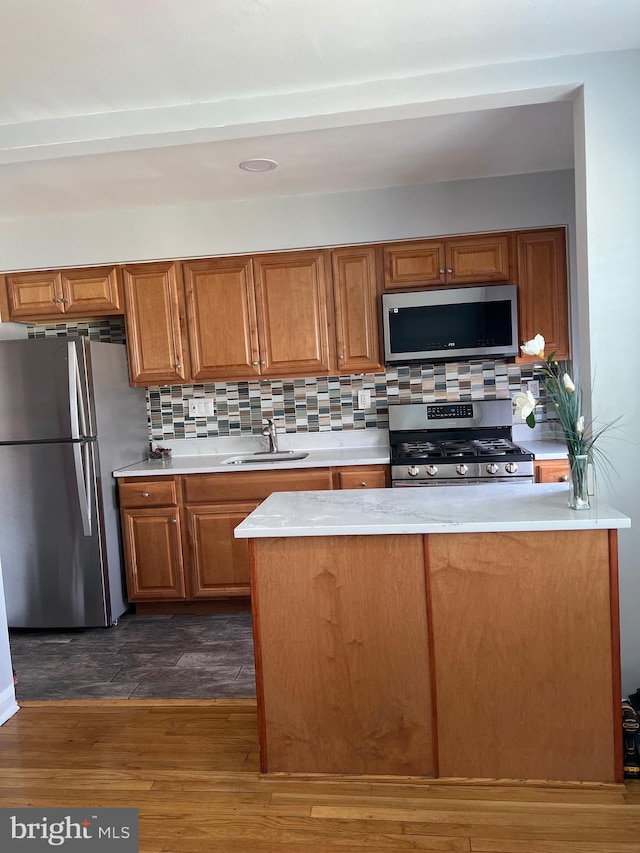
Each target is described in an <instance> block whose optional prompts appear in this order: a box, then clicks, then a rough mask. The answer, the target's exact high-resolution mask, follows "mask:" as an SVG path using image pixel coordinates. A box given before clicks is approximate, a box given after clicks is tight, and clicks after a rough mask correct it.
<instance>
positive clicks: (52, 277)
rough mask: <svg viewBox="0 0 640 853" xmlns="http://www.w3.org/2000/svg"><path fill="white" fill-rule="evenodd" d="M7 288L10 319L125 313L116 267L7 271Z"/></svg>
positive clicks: (97, 315)
mask: <svg viewBox="0 0 640 853" xmlns="http://www.w3.org/2000/svg"><path fill="white" fill-rule="evenodd" d="M5 288H6V302H7V311H6V313H7V317H6V319H7V320H16V321H18V322H25V321H28V320H47V319H59V318H60V317H61V316H64V317H99V316H102V315H105V314H122V313H124V305H123V301H122V297H121V284H120V273H119V268H118V267H117V266H109V267H89V268H86V269H68V270H46V271H44V272H21V273H8V274H7V275H5Z"/></svg>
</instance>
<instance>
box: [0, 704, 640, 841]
mask: <svg viewBox="0 0 640 853" xmlns="http://www.w3.org/2000/svg"><path fill="white" fill-rule="evenodd" d="M639 801H640V783H637V782H630V783H629V784H627V785H625V786H622V785H598V784H590V785H571V784H549V783H544V784H542V783H541V784H518V783H505V782H501V781H494V780H482V781H481V780H473V781H470V780H429V779H419V780H416V779H412V780H409V779H402V778H401V777H398V778H395V779H393V780H384V781H381V780H379V779H378V778H376V777H368V778H353V779H352V778H348V777H316V778H314V779H313V780H310V779H306V780H305V779H301V778H299V777H291V776H269V777H260V775H259V763H258V730H257V719H256V708H255V703H252V702H247V701H246V700H243V704H240V705H238V704H235V703H231V702H216V703H211V702H209V701H208V700H200V701H199V702H198V701H197V700H196V701H193V700H189V701H187V702H184V703H183V702H181V701H177V702H174V703H159V702H155V701H154V702H143V701H140V702H137V703H135V704H130V703H129V701H128V700H117V701H112V700H109V701H108V702H104V701H99V702H92V701H83V702H80V703H78V702H75V703H72V702H67V703H64V704H59V703H54V702H44V703H29V704H28V705H25V707H23V708H22V709H21V711H20V712H19V713H18V714H16V715H15V716H14V717H12V718H11V719H10V720H9V721H7V723H6V724H5V725H4V726H2V727H0V807H18V806H39V807H45V806H65V807H72V806H83V805H86V806H94V807H96V806H130V807H135V808H138V809H139V813H140V853H214V851H215V853H225V851H228V853H332V851H333V853H347V851H348V853H365V851H367V853H390V852H391V851H399V852H400V851H404V850H407V851H408V850H413V851H426V853H428V851H433V853H442V851H444V853H447V851H448V853H637V851H640V841H639V839H640V802H639Z"/></svg>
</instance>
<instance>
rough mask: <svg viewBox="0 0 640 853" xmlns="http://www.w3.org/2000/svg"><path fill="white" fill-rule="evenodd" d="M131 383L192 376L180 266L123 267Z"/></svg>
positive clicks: (155, 382)
mask: <svg viewBox="0 0 640 853" xmlns="http://www.w3.org/2000/svg"><path fill="white" fill-rule="evenodd" d="M123 278H124V296H125V303H126V306H127V311H126V320H127V348H128V351H129V373H130V376H131V384H132V385H170V384H173V385H176V384H180V383H184V382H187V381H188V379H189V376H190V369H189V353H188V349H187V335H186V329H185V322H184V316H185V313H184V291H183V287H182V278H181V276H180V267H179V265H178V264H175V263H171V262H163V263H157V264H131V265H129V266H125V267H123Z"/></svg>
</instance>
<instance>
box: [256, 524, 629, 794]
mask: <svg viewBox="0 0 640 853" xmlns="http://www.w3.org/2000/svg"><path fill="white" fill-rule="evenodd" d="M250 541H251V548H252V550H253V565H252V571H253V578H252V582H253V585H254V586H252V589H253V590H255V595H253V596H252V609H253V624H254V635H255V641H256V684H257V691H258V694H257V696H258V719H259V730H260V764H261V769H262V772H263V773H275V774H283V773H288V774H303V775H309V774H334V775H338V776H339V777H340V778H341V779H344V778H345V776H353V775H357V776H365V777H370V776H371V775H380V776H388V777H395V778H396V779H397V778H398V777H404V776H413V777H415V776H421V777H445V778H448V779H460V778H475V779H487V780H494V781H495V780H498V779H518V780H522V779H531V780H560V781H565V782H567V781H580V782H614V781H621V779H622V738H621V737H620V734H621V732H620V659H619V639H618V637H619V626H618V615H617V614H618V585H617V532H616V531H615V530H611V531H609V530H603V529H600V530H554V531H545V530H540V531H526V532H525V531H522V532H517V531H508V532H495V533H442V534H429V535H425V536H422V535H419V534H409V535H406V534H405V535H398V534H390V535H379V536H358V535H353V536H309V537H302V536H301V537H282V538H261V539H254V540H250ZM576 703H577V704H576Z"/></svg>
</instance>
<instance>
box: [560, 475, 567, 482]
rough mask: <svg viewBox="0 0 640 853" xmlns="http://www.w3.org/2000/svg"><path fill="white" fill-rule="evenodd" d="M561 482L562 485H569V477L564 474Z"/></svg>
mask: <svg viewBox="0 0 640 853" xmlns="http://www.w3.org/2000/svg"><path fill="white" fill-rule="evenodd" d="M560 482H561V483H568V482H569V475H568V474H563V475H562V477H560Z"/></svg>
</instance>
